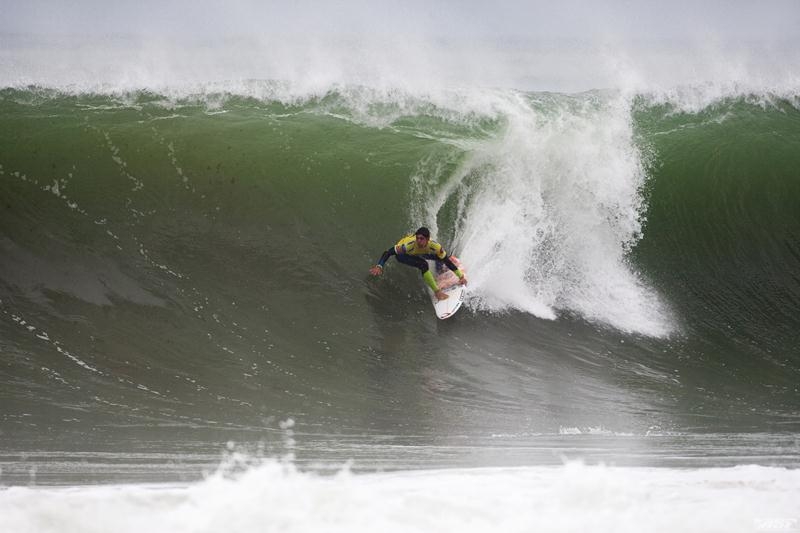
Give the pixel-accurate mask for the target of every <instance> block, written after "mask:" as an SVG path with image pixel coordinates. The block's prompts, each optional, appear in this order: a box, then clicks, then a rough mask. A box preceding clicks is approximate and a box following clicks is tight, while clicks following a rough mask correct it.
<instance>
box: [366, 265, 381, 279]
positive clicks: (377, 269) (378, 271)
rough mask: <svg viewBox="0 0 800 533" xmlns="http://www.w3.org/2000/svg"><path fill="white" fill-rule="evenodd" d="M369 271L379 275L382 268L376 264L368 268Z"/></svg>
mask: <svg viewBox="0 0 800 533" xmlns="http://www.w3.org/2000/svg"><path fill="white" fill-rule="evenodd" d="M369 273H370V274H372V275H373V276H380V275H381V273H383V269H382V268H381V267H379V266H378V265H375V266H374V267H372V268H370V269H369Z"/></svg>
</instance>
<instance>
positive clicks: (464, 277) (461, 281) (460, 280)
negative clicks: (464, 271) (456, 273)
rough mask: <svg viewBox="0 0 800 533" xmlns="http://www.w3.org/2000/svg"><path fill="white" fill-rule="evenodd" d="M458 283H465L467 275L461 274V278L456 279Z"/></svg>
mask: <svg viewBox="0 0 800 533" xmlns="http://www.w3.org/2000/svg"><path fill="white" fill-rule="evenodd" d="M458 284H459V285H466V284H467V276H461V278H460V279H459V280H458Z"/></svg>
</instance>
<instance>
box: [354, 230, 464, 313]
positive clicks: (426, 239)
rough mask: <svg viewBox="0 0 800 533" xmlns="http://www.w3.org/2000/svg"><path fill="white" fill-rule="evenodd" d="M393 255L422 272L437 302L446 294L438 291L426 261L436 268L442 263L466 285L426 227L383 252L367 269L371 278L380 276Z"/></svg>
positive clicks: (460, 274)
mask: <svg viewBox="0 0 800 533" xmlns="http://www.w3.org/2000/svg"><path fill="white" fill-rule="evenodd" d="M393 255H394V256H395V257H397V260H398V261H400V262H401V263H403V264H404V265H408V266H412V267H415V268H418V269H419V270H420V272H422V279H424V280H425V283H426V284H427V285H428V287H430V288H431V290H432V291H433V294H434V295H436V299H437V300H444V299H446V298H447V294H445V292H444V291H443V290H441V289H439V286H438V285H437V284H436V279H435V278H434V277H433V274H432V273H431V271H430V269H429V268H428V261H426V260H427V259H433V260H435V261H436V264H437V267H439V266H440V265H441V264H442V263H443V264H445V265H447V268H449V269H450V270H452V271H453V273H454V274H455V275H456V276H457V277H458V283H459V284H460V285H466V284H467V277H466V276H465V275H464V273H463V272H461V270H460V269H459V268H458V266H456V264H455V263H453V260H452V258H451V256H450V255H449V254H448V253H447V252H445V251H444V248H443V247H442V245H441V244H439V243H438V242H436V241H432V240H431V232H430V230H429V229H428V228H426V227H421V228H419V229H418V230H417V231H416V232H415V233H414V234H413V235H406V236H405V237H403V238H402V239H400V240H399V241H397V244H395V245H394V246H392V247H391V248H389V249H388V250H386V251H385V252H383V255H382V256H381V258H380V259H379V260H378V264H376V265H375V266H374V267H372V268H370V269H369V272H370V274H372V275H373V276H380V275H381V273H382V272H383V265H385V264H386V261H387V260H388V259H389V258H390V257H391V256H393ZM437 269H438V268H437Z"/></svg>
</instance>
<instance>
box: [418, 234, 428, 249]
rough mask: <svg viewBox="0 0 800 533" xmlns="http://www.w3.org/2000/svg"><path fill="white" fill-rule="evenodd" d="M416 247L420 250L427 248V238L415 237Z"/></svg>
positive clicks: (422, 236)
mask: <svg viewBox="0 0 800 533" xmlns="http://www.w3.org/2000/svg"><path fill="white" fill-rule="evenodd" d="M417 246H419V247H420V248H424V247H426V246H428V238H427V237H425V236H424V235H417Z"/></svg>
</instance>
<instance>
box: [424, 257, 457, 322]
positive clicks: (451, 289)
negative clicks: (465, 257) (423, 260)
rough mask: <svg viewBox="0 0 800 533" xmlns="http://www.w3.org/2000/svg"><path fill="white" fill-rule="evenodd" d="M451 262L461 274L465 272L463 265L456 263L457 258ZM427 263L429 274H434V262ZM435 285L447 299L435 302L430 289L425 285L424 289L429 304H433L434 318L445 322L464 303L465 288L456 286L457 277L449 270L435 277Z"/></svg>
mask: <svg viewBox="0 0 800 533" xmlns="http://www.w3.org/2000/svg"><path fill="white" fill-rule="evenodd" d="M453 262H454V263H455V264H456V266H458V268H459V269H461V271H462V272H464V271H465V270H464V265H462V264H461V262H459V261H458V258H456V257H453ZM428 263H429V264H430V268H431V272H436V263H435V262H434V261H428ZM436 284H437V285H438V286H439V288H440V289H442V290H443V291H444V292H445V294H447V296H448V298H447V299H445V300H437V299H436V295H435V294H434V293H433V291H432V290H431V289H430V287H428V286H427V285H426V288H427V289H428V295H429V296H430V297H431V303H432V304H433V310H434V311H435V312H436V316H437V317H438V318H439V319H440V320H445V319H447V318H450V317H451V316H453V315H454V314H456V311H458V310H459V309H460V308H461V304H463V303H464V293H465V292H466V287H464V285H459V284H458V277H456V275H455V274H453V273H452V272H451V271H450V270H447V271H445V272H442V273H441V274H439V275H438V276H436Z"/></svg>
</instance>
